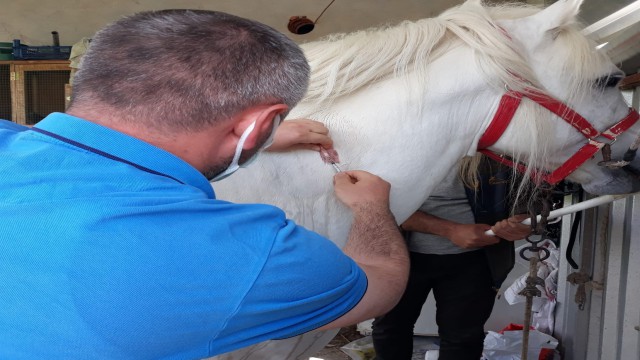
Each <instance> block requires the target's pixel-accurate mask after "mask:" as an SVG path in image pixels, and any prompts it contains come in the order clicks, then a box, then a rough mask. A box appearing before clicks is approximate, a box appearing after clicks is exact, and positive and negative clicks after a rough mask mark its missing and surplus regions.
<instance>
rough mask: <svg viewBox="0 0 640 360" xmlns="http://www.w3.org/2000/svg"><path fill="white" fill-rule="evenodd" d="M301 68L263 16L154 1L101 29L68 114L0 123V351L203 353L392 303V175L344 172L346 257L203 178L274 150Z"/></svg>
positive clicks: (340, 185) (355, 316) (340, 178)
mask: <svg viewBox="0 0 640 360" xmlns="http://www.w3.org/2000/svg"><path fill="white" fill-rule="evenodd" d="M308 73H309V68H308V65H307V63H306V60H305V58H304V56H303V54H302V52H301V51H300V49H299V48H298V47H297V46H296V45H295V44H294V43H293V42H292V41H290V40H288V39H287V38H286V37H285V36H284V35H282V34H280V33H278V32H277V31H275V30H273V29H271V28H269V27H267V26H265V25H262V24H260V23H256V22H254V21H250V20H246V19H242V18H238V17H235V16H231V15H228V14H224V13H219V12H212V11H189V10H164V11H158V12H145V13H139V14H136V15H133V16H130V17H127V18H123V19H121V20H119V21H117V22H115V23H113V24H111V25H109V26H107V27H106V28H104V29H103V30H101V31H100V32H99V33H97V34H96V36H95V37H94V39H93V42H92V46H91V49H90V50H89V52H88V53H87V54H86V55H85V57H84V59H83V65H82V69H81V70H80V71H79V72H78V73H77V74H76V77H75V78H74V93H73V101H72V104H71V106H70V108H69V110H68V113H67V114H62V113H54V114H51V115H49V116H48V117H47V118H45V119H44V120H42V121H41V122H40V123H38V124H37V125H36V126H34V127H33V128H27V127H22V126H18V125H15V124H12V123H9V122H6V121H2V122H0V153H1V154H2V156H1V157H0V189H1V190H0V193H1V194H2V198H1V202H0V237H1V240H2V241H0V279H2V286H0V358H2V359H41V358H48V359H197V358H204V357H208V356H212V355H216V354H220V353H224V352H228V351H231V350H234V349H237V348H240V347H243V346H247V345H250V344H253V343H256V342H260V341H263V340H267V339H274V338H285V337H290V336H294V335H297V334H300V333H303V332H306V331H309V330H312V329H317V328H321V329H330V328H338V327H342V326H345V325H348V324H353V323H356V322H358V321H362V320H364V319H368V318H372V317H374V316H377V315H380V314H382V313H384V312H386V311H387V310H389V309H390V308H391V307H392V306H393V305H394V304H395V303H396V302H397V300H398V299H399V297H400V295H401V294H402V291H403V289H404V285H405V284H406V279H407V272H408V256H407V251H406V247H405V245H404V242H403V240H402V237H401V235H400V233H399V232H398V230H397V225H396V223H395V220H394V218H393V215H392V214H391V212H390V210H389V203H388V201H389V184H388V183H387V182H385V181H384V180H382V179H380V178H378V177H377V176H375V175H372V174H369V173H367V172H364V171H349V172H345V173H340V174H338V175H336V177H335V179H334V181H335V192H336V195H337V197H338V198H339V199H340V200H341V201H342V202H343V203H344V204H345V205H346V206H347V207H349V208H350V209H351V210H352V211H353V218H354V220H353V226H352V229H351V233H350V238H349V241H348V243H347V245H346V246H345V248H344V252H343V251H341V250H340V249H339V248H337V247H336V246H335V245H334V244H333V243H332V242H330V241H329V240H327V239H325V238H323V237H322V236H320V235H318V234H316V233H314V232H311V231H309V230H306V229H304V228H302V227H300V226H297V225H296V224H295V223H293V222H292V221H291V220H288V219H286V218H285V215H284V213H283V212H282V211H281V210H280V209H278V208H275V207H273V206H268V205H256V204H253V205H244V204H243V205H241V204H232V203H229V202H226V201H224V200H220V199H216V197H215V194H214V192H213V190H212V188H211V186H210V183H209V180H211V179H218V178H222V177H225V176H228V175H230V174H231V173H232V172H233V171H235V170H236V169H237V167H238V166H240V165H241V164H245V163H247V161H248V160H249V159H250V158H251V157H252V156H253V155H255V154H256V153H257V152H258V151H259V150H260V149H261V148H262V147H264V146H265V144H267V143H268V139H269V138H270V136H271V135H272V134H273V133H274V132H275V128H276V127H277V126H278V125H279V122H280V121H279V119H280V118H281V117H283V116H284V115H286V113H287V112H288V109H289V108H291V107H293V106H294V105H295V104H296V103H297V102H298V101H299V100H300V98H301V97H302V96H303V94H304V93H305V91H306V84H307V82H308ZM274 146H276V144H274ZM278 146H280V147H282V144H278ZM327 263H331V264H332V266H331V267H327V266H326V264H327Z"/></svg>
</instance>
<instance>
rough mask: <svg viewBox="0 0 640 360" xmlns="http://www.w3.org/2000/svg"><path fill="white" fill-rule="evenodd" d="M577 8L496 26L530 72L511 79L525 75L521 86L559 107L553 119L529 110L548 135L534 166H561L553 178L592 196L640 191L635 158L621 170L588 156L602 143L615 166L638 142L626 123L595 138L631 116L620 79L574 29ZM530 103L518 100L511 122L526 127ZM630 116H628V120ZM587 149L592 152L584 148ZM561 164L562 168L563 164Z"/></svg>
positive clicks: (572, 1)
mask: <svg viewBox="0 0 640 360" xmlns="http://www.w3.org/2000/svg"><path fill="white" fill-rule="evenodd" d="M581 3H582V0H560V1H558V2H556V3H554V4H553V5H551V6H549V7H547V8H546V9H544V10H541V11H539V12H535V13H533V14H531V15H528V16H525V17H519V18H517V16H515V15H513V17H512V18H507V19H504V18H503V19H501V20H497V21H496V22H497V24H498V26H499V27H500V29H501V31H503V32H504V34H505V36H506V37H507V38H508V39H509V40H510V41H511V42H512V44H513V47H514V49H515V50H516V51H517V52H518V53H519V54H520V55H521V56H522V57H523V58H524V61H525V62H526V64H527V65H528V67H529V69H528V71H529V73H528V74H526V75H522V74H523V73H522V72H518V71H514V73H515V74H514V76H516V77H524V76H529V78H525V79H524V80H526V81H525V82H524V83H525V84H527V83H528V85H530V88H531V89H534V90H535V91H541V92H542V93H544V94H548V95H549V96H550V97H551V98H554V99H557V100H559V103H557V104H556V105H552V107H554V106H556V107H558V110H557V111H556V114H554V113H552V112H550V111H546V110H543V111H539V110H535V113H536V115H537V116H542V117H543V118H544V119H545V122H546V123H547V124H546V125H545V124H542V125H540V126H541V127H543V128H544V127H546V128H547V130H546V132H545V131H543V132H542V133H543V134H546V135H545V138H544V139H539V141H541V142H547V144H545V146H546V148H547V149H548V150H547V154H546V155H545V158H544V161H538V165H542V166H543V167H544V168H545V169H546V170H548V171H554V170H555V169H558V168H562V167H563V166H564V167H565V168H566V169H564V170H566V171H564V170H563V171H560V172H559V173H561V174H560V175H559V176H562V177H565V176H566V177H567V179H568V180H571V181H575V182H578V183H581V184H582V185H583V187H584V189H585V190H586V191H588V192H590V193H593V194H613V193H629V192H636V191H640V178H639V177H638V174H639V173H640V171H639V170H640V157H636V158H635V159H634V160H633V161H632V162H631V163H629V164H628V166H625V167H620V168H614V167H607V166H603V165H604V164H603V159H602V157H601V155H600V152H599V151H598V153H597V154H595V152H596V151H597V150H599V148H600V147H601V146H602V144H604V143H611V146H610V149H611V158H612V159H614V160H617V159H622V158H623V156H624V154H625V152H626V151H627V150H628V149H629V147H630V145H632V143H633V142H634V140H635V139H636V138H637V137H638V135H640V122H637V121H635V122H634V119H629V118H627V121H626V122H625V123H624V124H623V125H624V127H625V128H627V127H630V128H629V129H628V130H627V131H624V132H622V134H620V135H619V136H617V134H616V136H609V137H607V134H604V135H605V136H602V134H600V133H602V132H605V131H606V130H608V129H610V128H611V127H612V126H613V125H614V124H616V123H618V122H619V121H620V120H622V119H624V118H626V117H627V116H628V115H629V113H630V109H629V108H628V105H627V103H626V102H625V100H624V99H623V97H622V94H621V93H620V91H619V89H618V83H619V82H620V80H621V79H622V78H623V77H624V73H623V72H622V71H620V70H619V69H618V68H617V67H616V66H615V65H614V64H613V63H612V62H611V61H610V60H609V59H608V58H607V57H606V56H605V55H604V54H602V53H601V52H599V51H598V50H597V49H596V44H595V43H593V42H592V41H590V40H589V39H588V38H587V37H586V36H585V35H584V34H583V33H582V32H581V31H580V30H579V28H578V26H577V25H576V16H577V13H578V11H579V8H580V5H581ZM503 15H504V14H503ZM496 17H498V16H496ZM525 73H526V72H525ZM531 77H532V78H531ZM525 87H527V86H525ZM525 92H526V91H525ZM534 97H535V96H534ZM531 98H532V97H531V96H529V97H527V96H525V99H524V100H523V101H522V103H523V105H524V106H523V109H520V110H518V111H517V112H516V114H515V115H514V120H513V121H514V123H517V122H523V121H531V119H530V118H527V117H530V116H531V111H532V110H531V109H532V107H537V108H541V105H539V104H535V103H534V102H533V101H532V100H531ZM545 102H546V103H547V105H548V103H549V100H545V99H542V103H543V104H542V105H544V103H545ZM561 103H564V104H566V105H567V108H568V109H569V110H567V108H563V107H562V106H563V105H561ZM524 108H529V109H530V110H526V109H524ZM571 110H573V111H575V113H574V112H572V111H571ZM562 117H565V119H564V120H563V119H562ZM631 117H635V114H633V115H632V116H631ZM583 120H584V121H583ZM581 121H582V122H583V123H587V125H588V124H590V125H591V126H592V129H591V130H592V131H591V133H588V132H589V130H585V129H584V127H588V126H587V125H584V124H582V123H580V122H581ZM572 123H573V124H572ZM549 124H551V125H549ZM583 125H584V126H583ZM593 130H595V133H594V131H593ZM614 130H615V129H614ZM510 135H511V136H516V137H517V136H518V135H517V134H514V131H513V127H511V129H507V131H506V133H505V136H510ZM616 137H617V139H616ZM590 142H591V143H592V146H587V147H585V144H588V143H590ZM496 145H497V147H496V149H497V150H499V151H500V152H505V153H509V152H511V153H517V152H518V151H519V149H517V145H514V144H513V143H511V144H508V143H505V142H502V140H501V141H499V142H498V143H496ZM500 147H502V148H500ZM592 147H593V148H592ZM608 148H609V147H608V146H607V147H605V150H607V151H608ZM593 149H595V150H594V151H592V152H591V153H589V154H588V155H584V156H582V159H579V161H575V159H574V160H572V158H571V157H572V156H573V155H574V154H576V153H579V152H584V151H591V150H593ZM592 155H593V156H592ZM628 156H629V154H627V157H628ZM524 157H525V158H526V154H525V156H524ZM572 161H573V163H572ZM567 162H569V165H566V163H567ZM578 162H579V163H578ZM599 163H600V164H599ZM610 163H611V162H609V164H610ZM575 167H577V169H576V168H575ZM574 169H575V170H574Z"/></svg>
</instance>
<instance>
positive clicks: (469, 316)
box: [372, 250, 496, 360]
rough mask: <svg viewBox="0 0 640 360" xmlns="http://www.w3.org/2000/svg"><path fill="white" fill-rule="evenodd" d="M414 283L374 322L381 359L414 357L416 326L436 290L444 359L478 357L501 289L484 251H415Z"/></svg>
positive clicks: (412, 255) (375, 344)
mask: <svg viewBox="0 0 640 360" xmlns="http://www.w3.org/2000/svg"><path fill="white" fill-rule="evenodd" d="M410 256H411V272H410V274H409V283H408V284H407V289H406V290H405V293H404V295H403V296H402V299H400V302H399V303H398V305H396V307H395V308H393V309H392V310H391V311H390V312H389V313H387V314H386V315H384V316H382V317H379V318H376V319H375V321H374V322H373V333H372V337H373V344H374V347H375V350H376V359H377V360H410V359H411V355H412V353H413V328H414V325H415V323H416V321H417V319H418V317H419V315H420V310H421V309H422V305H423V304H424V302H425V301H426V300H427V295H429V292H430V291H431V290H433V295H434V298H435V300H436V323H437V325H438V334H439V336H440V360H467V359H469V360H478V359H480V357H481V356H482V348H483V342H484V337H485V333H484V323H485V322H486V321H487V319H488V318H489V315H491V310H492V309H493V304H494V301H495V296H496V291H495V289H494V288H493V286H492V279H491V273H490V270H489V267H488V264H487V258H486V256H485V254H484V251H482V250H477V251H470V252H466V253H462V254H454V255H431V254H419V253H411V254H410Z"/></svg>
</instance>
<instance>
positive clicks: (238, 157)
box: [231, 121, 256, 166]
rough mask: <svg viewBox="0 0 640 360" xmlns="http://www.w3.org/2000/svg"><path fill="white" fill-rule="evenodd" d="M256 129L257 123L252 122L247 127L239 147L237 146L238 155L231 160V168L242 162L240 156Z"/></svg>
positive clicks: (239, 141)
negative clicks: (245, 143) (250, 135)
mask: <svg viewBox="0 0 640 360" xmlns="http://www.w3.org/2000/svg"><path fill="white" fill-rule="evenodd" d="M255 127H256V122H255V121H254V122H252V123H251V125H249V127H247V128H246V129H245V130H244V132H243V133H242V135H241V136H240V140H238V145H237V146H236V153H235V154H234V155H233V160H231V166H234V165H237V164H238V161H239V160H240V155H241V154H242V147H243V146H244V142H245V141H247V138H248V137H249V134H251V133H252V132H253V129H254V128H255Z"/></svg>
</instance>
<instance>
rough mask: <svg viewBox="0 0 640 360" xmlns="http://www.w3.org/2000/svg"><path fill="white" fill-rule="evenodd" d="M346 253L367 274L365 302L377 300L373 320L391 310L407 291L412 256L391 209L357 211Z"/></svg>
mask: <svg viewBox="0 0 640 360" xmlns="http://www.w3.org/2000/svg"><path fill="white" fill-rule="evenodd" d="M343 251H344V252H345V253H346V254H347V255H349V256H350V257H351V258H352V259H353V260H354V261H355V262H356V263H358V265H359V266H360V267H361V268H362V269H363V270H364V272H365V273H366V274H367V278H368V281H369V288H368V290H367V296H366V298H371V297H375V298H376V306H375V308H376V309H372V311H373V313H372V316H378V315H382V314H384V313H386V312H387V311H389V310H391V309H392V308H393V306H395V304H397V302H398V301H399V300H400V297H401V296H402V294H403V293H404V289H405V287H406V283H407V279H408V277H409V253H408V250H407V246H406V243H405V241H404V238H403V237H402V234H401V233H400V231H399V229H398V225H397V223H396V221H395V218H394V217H393V214H392V213H391V212H390V211H389V209H386V208H380V207H373V206H372V207H366V206H365V207H361V208H359V209H357V210H356V211H354V219H353V224H352V226H351V231H350V233H349V240H348V242H347V244H346V245H345V247H344V248H343Z"/></svg>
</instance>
